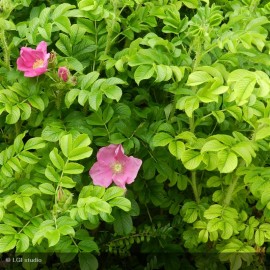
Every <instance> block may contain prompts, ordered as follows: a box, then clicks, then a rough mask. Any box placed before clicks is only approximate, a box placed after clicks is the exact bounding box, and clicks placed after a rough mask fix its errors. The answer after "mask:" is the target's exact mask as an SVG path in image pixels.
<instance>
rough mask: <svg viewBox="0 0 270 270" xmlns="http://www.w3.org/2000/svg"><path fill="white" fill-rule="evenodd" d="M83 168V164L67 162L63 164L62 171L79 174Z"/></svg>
mask: <svg viewBox="0 0 270 270" xmlns="http://www.w3.org/2000/svg"><path fill="white" fill-rule="evenodd" d="M83 170H84V166H83V165H81V164H78V163H74V162H69V163H67V164H66V165H65V167H64V170H63V173H65V174H80V173H82V172H83Z"/></svg>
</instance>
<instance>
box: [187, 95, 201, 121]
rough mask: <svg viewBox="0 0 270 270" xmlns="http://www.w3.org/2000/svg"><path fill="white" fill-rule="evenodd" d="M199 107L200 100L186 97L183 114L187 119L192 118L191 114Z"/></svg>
mask: <svg viewBox="0 0 270 270" xmlns="http://www.w3.org/2000/svg"><path fill="white" fill-rule="evenodd" d="M199 106H200V100H199V98H198V97H197V96H190V97H187V99H186V102H185V112H186V114H187V116H188V117H192V114H193V112H194V111H195V110H197V109H198V108H199Z"/></svg>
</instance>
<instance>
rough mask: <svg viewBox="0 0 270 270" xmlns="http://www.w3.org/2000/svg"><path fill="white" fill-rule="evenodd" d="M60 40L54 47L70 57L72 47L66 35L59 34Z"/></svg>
mask: <svg viewBox="0 0 270 270" xmlns="http://www.w3.org/2000/svg"><path fill="white" fill-rule="evenodd" d="M59 36H60V38H59V39H58V41H57V42H56V44H55V45H56V47H57V48H58V49H59V50H60V51H61V52H62V53H63V54H65V55H66V56H72V46H71V42H70V39H69V38H68V36H67V35H65V34H62V33H60V34H59Z"/></svg>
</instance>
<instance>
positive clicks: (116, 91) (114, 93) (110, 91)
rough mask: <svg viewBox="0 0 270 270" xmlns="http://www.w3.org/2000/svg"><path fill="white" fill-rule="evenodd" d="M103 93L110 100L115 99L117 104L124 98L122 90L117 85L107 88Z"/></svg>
mask: <svg viewBox="0 0 270 270" xmlns="http://www.w3.org/2000/svg"><path fill="white" fill-rule="evenodd" d="M103 92H104V94H105V95H106V97H108V98H110V99H114V100H116V101H117V102H118V101H119V100H120V98H121V96H122V90H121V88H120V87H119V86H117V85H110V86H108V87H106V88H105V89H104V90H103Z"/></svg>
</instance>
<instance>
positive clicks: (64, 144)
mask: <svg viewBox="0 0 270 270" xmlns="http://www.w3.org/2000/svg"><path fill="white" fill-rule="evenodd" d="M59 143H60V148H61V150H62V152H63V154H64V155H65V157H68V155H69V152H70V151H71V150H72V135H71V134H67V135H64V136H62V137H61V139H60V141H59Z"/></svg>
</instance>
